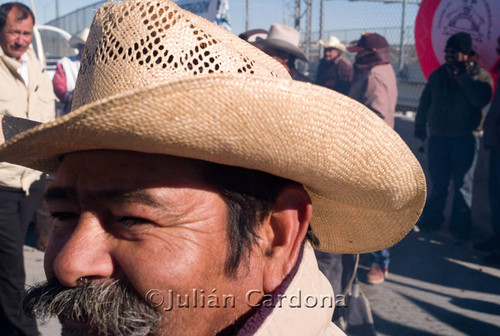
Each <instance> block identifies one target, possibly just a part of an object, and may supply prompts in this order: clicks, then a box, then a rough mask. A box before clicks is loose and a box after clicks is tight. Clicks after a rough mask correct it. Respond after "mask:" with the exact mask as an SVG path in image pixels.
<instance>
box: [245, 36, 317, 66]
mask: <svg viewBox="0 0 500 336" xmlns="http://www.w3.org/2000/svg"><path fill="white" fill-rule="evenodd" d="M255 43H259V44H260V45H264V46H267V47H271V48H275V49H278V50H282V51H285V52H287V53H289V54H291V55H294V56H295V57H297V58H298V59H300V60H301V61H304V62H309V60H308V59H307V57H306V55H305V54H304V52H303V51H302V50H300V49H299V48H297V47H296V46H294V45H293V44H291V43H288V42H286V41H283V40H278V39H272V38H271V39H269V38H268V39H265V40H264V39H257V40H256V42H255Z"/></svg>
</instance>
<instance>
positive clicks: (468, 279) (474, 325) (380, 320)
mask: <svg viewBox="0 0 500 336" xmlns="http://www.w3.org/2000/svg"><path fill="white" fill-rule="evenodd" d="M396 129H397V131H398V132H399V133H400V134H401V136H402V137H403V138H404V139H405V140H406V141H407V143H408V144H409V146H410V147H411V148H412V149H413V150H414V151H415V153H416V154H417V157H418V158H419V159H420V160H421V161H422V164H423V166H424V168H425V155H422V154H421V153H418V151H417V150H416V149H417V148H418V146H419V143H417V142H416V141H415V140H414V139H413V137H412V136H411V133H412V130H413V122H412V120H411V118H405V117H399V118H398V119H397V125H396ZM485 160H486V155H485V153H481V158H480V162H479V166H478V170H477V174H476V177H477V178H476V180H477V183H476V187H475V190H476V191H475V197H476V202H475V204H474V219H475V225H476V226H475V230H474V235H473V236H472V237H471V240H472V241H479V240H481V239H483V238H484V237H486V236H487V235H488V233H489V232H490V231H491V230H490V228H489V214H488V210H487V197H486V194H485V190H486V187H487V174H486V169H485V167H486V161H485ZM471 246H472V242H469V243H467V244H464V245H455V244H454V243H453V240H452V239H451V237H450V235H449V234H448V233H447V231H446V228H444V229H443V231H442V232H436V233H425V234H420V233H415V232H412V233H410V234H409V235H408V236H407V237H406V238H405V239H404V240H403V241H402V242H400V243H399V244H398V245H396V246H395V247H393V248H391V266H390V275H389V279H388V280H387V281H386V282H384V283H383V284H380V285H377V286H370V285H366V284H362V289H363V291H364V293H365V295H366V296H367V297H368V298H369V300H370V304H371V308H372V312H373V316H374V322H375V328H376V331H377V334H378V335H379V336H386V335H398V336H399V335H403V336H404V335H423V336H427V335H428V336H431V335H492V336H493V335H500V317H499V316H500V269H498V268H491V267H487V266H485V265H484V264H482V263H481V258H482V257H483V254H481V253H479V252H476V251H474V250H473V249H472V247H471ZM42 259H43V253H42V252H39V251H37V250H35V249H33V248H30V247H26V248H25V260H26V273H27V281H28V283H30V284H31V283H34V282H37V281H41V280H43V279H44V275H43V262H42ZM362 264H365V265H366V261H364V262H363V260H362ZM366 272H367V268H366V267H364V266H361V269H360V271H359V276H360V279H361V280H363V279H364V278H365V276H366ZM59 330H60V328H59V325H58V323H57V321H54V320H52V321H49V322H48V324H45V325H40V331H41V333H42V335H43V336H53V335H58V334H59Z"/></svg>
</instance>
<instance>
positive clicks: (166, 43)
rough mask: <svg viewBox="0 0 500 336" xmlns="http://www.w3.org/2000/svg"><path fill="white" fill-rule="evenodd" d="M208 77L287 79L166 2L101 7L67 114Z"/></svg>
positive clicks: (226, 35)
mask: <svg viewBox="0 0 500 336" xmlns="http://www.w3.org/2000/svg"><path fill="white" fill-rule="evenodd" d="M210 73H235V74H237V73H241V74H244V75H254V76H262V77H277V78H289V74H288V72H287V71H286V70H285V69H284V68H283V67H282V66H281V65H280V64H279V63H278V62H276V61H274V60H273V59H272V58H270V57H268V56H267V55H265V54H264V53H263V52H261V51H260V50H258V49H257V48H255V47H253V46H251V45H250V44H248V43H246V42H244V41H242V40H241V39H239V38H238V37H236V36H235V35H233V34H232V33H230V32H228V31H226V30H225V29H222V28H220V27H217V26H215V25H213V24H212V23H210V22H208V21H207V20H205V19H203V18H200V17H198V16H196V15H194V14H192V13H190V12H187V11H184V10H181V9H180V8H179V7H178V6H177V5H176V4H175V3H173V2H171V1H168V0H152V1H147V2H145V1H140V0H126V1H123V2H119V3H112V2H109V3H106V4H105V5H103V6H102V7H101V8H100V9H99V10H98V11H97V13H96V15H95V17H94V21H93V23H92V26H91V28H90V32H89V37H88V40H87V43H86V47H85V51H84V53H83V55H82V60H81V67H80V73H79V75H78V79H77V84H76V88H75V94H74V98H73V106H72V110H75V109H77V108H79V107H81V106H83V105H86V104H89V103H92V102H95V101H99V100H102V99H106V98H109V97H112V96H115V95H119V94H122V93H125V92H129V91H133V90H136V89H141V88H144V87H154V86H157V85H161V84H166V83H168V82H171V81H173V80H177V79H186V78H189V77H195V76H200V75H207V74H210Z"/></svg>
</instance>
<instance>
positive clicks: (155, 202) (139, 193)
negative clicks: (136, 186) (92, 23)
mask: <svg viewBox="0 0 500 336" xmlns="http://www.w3.org/2000/svg"><path fill="white" fill-rule="evenodd" d="M77 198H78V197H77V192H76V190H75V189H74V188H71V187H51V188H49V189H48V190H47V191H46V192H45V195H44V199H45V201H53V202H57V201H76V200H77ZM89 198H90V199H92V200H97V201H100V202H104V203H113V204H132V203H139V204H144V205H147V206H152V207H156V208H157V207H163V204H162V202H160V200H159V199H158V198H157V197H155V196H153V195H151V193H149V192H147V191H146V190H121V189H112V190H101V191H96V192H95V193H91V195H90V196H89Z"/></svg>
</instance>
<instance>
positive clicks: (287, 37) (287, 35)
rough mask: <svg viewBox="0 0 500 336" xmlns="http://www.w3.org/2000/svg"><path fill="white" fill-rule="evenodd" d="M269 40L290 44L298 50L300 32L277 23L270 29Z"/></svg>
mask: <svg viewBox="0 0 500 336" xmlns="http://www.w3.org/2000/svg"><path fill="white" fill-rule="evenodd" d="M267 39H268V40H280V41H283V42H288V43H290V44H291V45H293V46H295V47H297V48H298V47H299V45H300V32H299V31H298V30H296V29H294V28H292V27H289V26H286V25H283V24H279V23H275V24H273V25H272V26H271V28H270V29H269V34H268V35H267Z"/></svg>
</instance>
